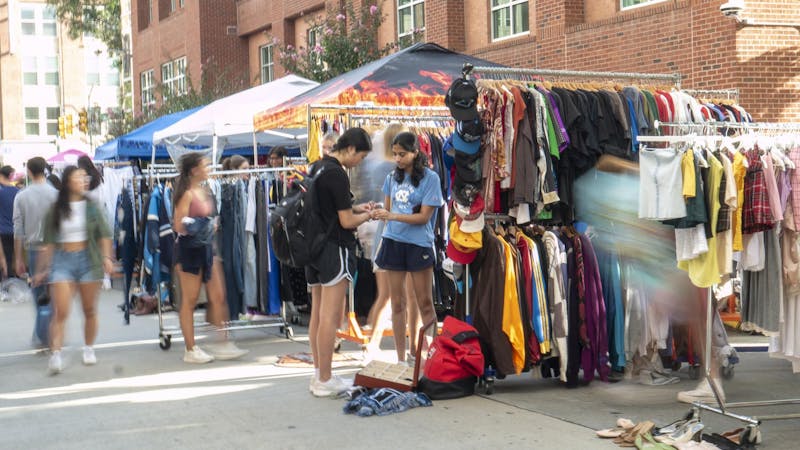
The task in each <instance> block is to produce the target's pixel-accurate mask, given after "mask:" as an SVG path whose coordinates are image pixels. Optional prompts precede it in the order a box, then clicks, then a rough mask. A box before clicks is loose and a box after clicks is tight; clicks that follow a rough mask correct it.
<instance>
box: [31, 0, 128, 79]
mask: <svg viewBox="0 0 800 450" xmlns="http://www.w3.org/2000/svg"><path fill="white" fill-rule="evenodd" d="M47 3H48V4H49V5H51V6H53V7H54V8H55V10H56V17H58V19H59V20H60V21H61V22H62V23H63V24H64V25H66V27H67V34H68V35H69V37H70V38H72V39H78V38H79V37H81V36H82V35H83V34H87V33H88V34H91V35H93V36H95V37H97V38H98V39H100V41H102V42H103V43H104V44H106V47H108V50H109V53H111V54H113V55H117V57H116V58H115V60H116V64H119V58H120V56H121V54H122V51H123V48H122V16H121V14H122V9H121V7H120V0H47Z"/></svg>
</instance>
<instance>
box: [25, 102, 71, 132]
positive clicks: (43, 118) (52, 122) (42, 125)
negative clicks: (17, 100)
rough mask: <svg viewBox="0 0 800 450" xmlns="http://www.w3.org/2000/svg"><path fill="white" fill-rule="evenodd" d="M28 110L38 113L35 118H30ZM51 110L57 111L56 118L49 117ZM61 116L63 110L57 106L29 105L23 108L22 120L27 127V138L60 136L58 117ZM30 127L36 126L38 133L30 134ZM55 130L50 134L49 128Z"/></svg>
mask: <svg viewBox="0 0 800 450" xmlns="http://www.w3.org/2000/svg"><path fill="white" fill-rule="evenodd" d="M28 109H31V110H33V111H35V112H36V117H35V118H28V111H27V110H28ZM49 109H53V110H55V117H53V118H50V117H48V116H47V113H48V112H49V111H48V110H49ZM60 114H61V108H59V107H58V106H55V105H50V106H47V105H27V106H23V108H22V119H23V121H24V125H25V136H26V137H41V136H57V135H58V116H59V115H60ZM28 125H36V133H29V132H28ZM51 126H52V128H53V133H52V134H51V133H49V132H48V127H51Z"/></svg>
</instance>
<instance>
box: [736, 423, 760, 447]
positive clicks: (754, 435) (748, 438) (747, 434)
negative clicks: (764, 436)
mask: <svg viewBox="0 0 800 450" xmlns="http://www.w3.org/2000/svg"><path fill="white" fill-rule="evenodd" d="M739 436H740V437H739V441H740V442H746V443H748V444H760V443H761V430H760V429H759V428H758V427H757V426H754V425H750V426H748V427H747V428H745V429H744V431H742V434H741V435H739Z"/></svg>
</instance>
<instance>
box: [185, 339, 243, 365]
mask: <svg viewBox="0 0 800 450" xmlns="http://www.w3.org/2000/svg"><path fill="white" fill-rule="evenodd" d="M206 349H207V350H208V353H206V352H205V351H203V349H201V348H200V347H198V346H196V345H195V346H194V347H192V349H191V350H186V351H185V352H184V354H183V361H184V362H187V363H190V364H205V363H210V362H211V361H214V360H215V359H218V360H220V361H223V360H228V359H236V358H240V357H242V356H244V355H246V354H247V353H248V352H249V350H245V349H241V348H239V347H237V346H236V344H234V343H233V342H231V341H225V342H219V343H215V344H208V345H207V346H206Z"/></svg>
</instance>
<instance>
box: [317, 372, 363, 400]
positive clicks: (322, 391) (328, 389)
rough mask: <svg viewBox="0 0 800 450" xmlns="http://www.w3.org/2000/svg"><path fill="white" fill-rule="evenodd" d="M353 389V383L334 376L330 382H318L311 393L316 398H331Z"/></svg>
mask: <svg viewBox="0 0 800 450" xmlns="http://www.w3.org/2000/svg"><path fill="white" fill-rule="evenodd" d="M351 387H353V382H352V381H348V380H343V379H342V378H339V377H338V376H336V375H334V376H332V377H331V378H330V380H328V381H319V380H317V381H316V383H315V384H314V387H313V388H312V390H311V393H312V394H314V397H330V396H331V395H336V394H338V393H340V392H342V391H346V390H348V389H350V388H351Z"/></svg>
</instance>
